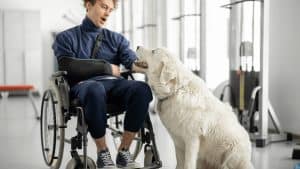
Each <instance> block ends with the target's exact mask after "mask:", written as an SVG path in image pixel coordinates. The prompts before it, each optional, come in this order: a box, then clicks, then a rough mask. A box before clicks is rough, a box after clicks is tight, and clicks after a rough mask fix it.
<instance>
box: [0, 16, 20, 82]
mask: <svg viewBox="0 0 300 169" xmlns="http://www.w3.org/2000/svg"><path fill="white" fill-rule="evenodd" d="M3 19H4V22H3V23H4V41H3V42H4V49H5V50H4V57H5V76H4V77H5V79H4V80H5V83H6V84H24V83H25V75H24V72H25V65H24V32H23V30H24V24H23V12H21V11H14V10H11V11H5V12H4V17H3Z"/></svg>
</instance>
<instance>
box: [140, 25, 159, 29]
mask: <svg viewBox="0 0 300 169" xmlns="http://www.w3.org/2000/svg"><path fill="white" fill-rule="evenodd" d="M156 26H157V25H156V24H143V25H141V26H138V27H136V28H137V29H144V28H147V27H156Z"/></svg>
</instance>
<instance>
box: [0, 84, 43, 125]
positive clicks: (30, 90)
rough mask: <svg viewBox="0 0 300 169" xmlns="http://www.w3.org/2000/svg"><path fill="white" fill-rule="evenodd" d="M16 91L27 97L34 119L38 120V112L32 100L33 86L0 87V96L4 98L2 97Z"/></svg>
mask: <svg viewBox="0 0 300 169" xmlns="http://www.w3.org/2000/svg"><path fill="white" fill-rule="evenodd" d="M16 91H18V92H25V93H26V94H27V95H28V97H29V100H30V102H31V105H32V107H33V109H34V112H35V117H36V119H37V120H39V119H40V117H39V112H38V109H37V106H36V104H35V103H34V98H33V91H34V86H33V85H0V96H2V98H4V96H5V97H7V96H8V93H9V92H16Z"/></svg>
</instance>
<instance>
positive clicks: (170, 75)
mask: <svg viewBox="0 0 300 169" xmlns="http://www.w3.org/2000/svg"><path fill="white" fill-rule="evenodd" d="M176 76H177V73H176V68H175V63H174V62H171V61H170V59H169V58H168V57H163V58H162V69H161V73H160V79H159V80H160V83H162V84H166V85H167V84H168V83H172V82H173V83H175V80H176Z"/></svg>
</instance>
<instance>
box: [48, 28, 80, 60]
mask: <svg viewBox="0 0 300 169" xmlns="http://www.w3.org/2000/svg"><path fill="white" fill-rule="evenodd" d="M52 49H53V51H54V55H55V56H56V58H57V60H60V59H61V57H62V56H68V57H75V56H76V54H75V53H74V51H73V50H72V40H71V39H70V37H69V36H67V35H66V34H65V32H63V33H60V34H58V35H57V36H56V38H55V41H54V43H53V45H52Z"/></svg>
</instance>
